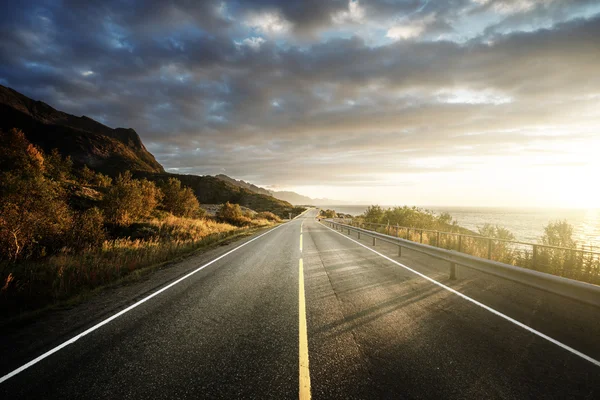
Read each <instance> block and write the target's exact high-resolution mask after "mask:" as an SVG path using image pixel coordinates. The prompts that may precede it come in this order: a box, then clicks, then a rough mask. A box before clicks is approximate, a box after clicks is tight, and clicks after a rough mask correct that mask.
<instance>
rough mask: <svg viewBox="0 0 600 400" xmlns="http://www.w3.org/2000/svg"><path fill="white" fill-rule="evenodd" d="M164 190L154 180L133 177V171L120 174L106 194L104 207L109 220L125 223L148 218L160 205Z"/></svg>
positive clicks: (120, 223)
mask: <svg viewBox="0 0 600 400" xmlns="http://www.w3.org/2000/svg"><path fill="white" fill-rule="evenodd" d="M161 199H162V192H161V191H160V189H158V188H157V187H156V185H155V184H154V183H153V182H150V181H148V180H146V179H142V180H138V179H132V178H131V172H129V171H126V172H125V173H124V174H120V175H119V176H118V177H117V179H116V181H115V184H114V185H113V186H111V187H110V188H109V189H108V192H107V193H106V195H105V196H104V200H103V207H104V212H105V215H106V218H107V220H108V221H110V222H112V223H115V224H119V225H125V224H128V223H130V222H132V221H135V220H138V219H141V218H147V217H149V216H150V214H151V213H152V212H153V211H154V209H155V208H156V207H157V206H158V204H159V203H160V201H161Z"/></svg>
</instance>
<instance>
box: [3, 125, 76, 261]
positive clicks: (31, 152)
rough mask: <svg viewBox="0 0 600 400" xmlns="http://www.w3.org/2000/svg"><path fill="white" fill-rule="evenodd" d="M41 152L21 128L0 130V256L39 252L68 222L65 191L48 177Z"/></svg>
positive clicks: (56, 242)
mask: <svg viewBox="0 0 600 400" xmlns="http://www.w3.org/2000/svg"><path fill="white" fill-rule="evenodd" d="M45 172H46V163H45V157H44V153H43V152H42V151H41V150H40V149H39V148H37V147H36V146H34V145H32V144H31V143H29V141H28V140H27V139H26V138H25V135H24V134H23V132H21V131H19V130H16V129H13V130H11V131H10V132H8V133H5V132H2V131H0V259H8V260H13V261H16V260H18V259H21V258H26V257H31V256H43V255H45V254H46V253H47V252H48V251H53V250H56V249H59V248H60V247H62V246H64V244H65V242H66V236H67V232H69V230H70V228H71V226H72V215H71V211H70V209H69V207H68V205H67V202H66V193H65V191H64V190H63V188H62V187H61V186H60V184H59V183H58V182H55V181H53V180H50V179H48V177H47V175H46V174H45Z"/></svg>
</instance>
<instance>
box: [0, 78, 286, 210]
mask: <svg viewBox="0 0 600 400" xmlns="http://www.w3.org/2000/svg"><path fill="white" fill-rule="evenodd" d="M0 115H1V117H0V129H3V130H10V129H12V128H18V129H21V130H22V131H23V132H24V133H25V136H26V137H27V139H28V140H29V141H30V142H32V143H34V144H36V145H38V146H40V147H41V148H42V149H43V150H44V151H46V152H50V151H51V150H52V149H57V150H58V151H59V152H60V153H61V154H62V155H63V156H70V157H71V158H72V160H73V163H74V166H75V168H82V167H83V165H87V166H88V167H89V168H91V169H93V170H95V171H98V172H102V173H104V174H107V175H109V176H113V177H114V176H117V175H118V174H120V173H122V172H125V171H127V170H129V171H131V172H132V173H133V174H134V176H136V177H145V178H148V179H150V180H154V181H157V180H164V179H167V178H169V177H175V178H177V179H179V180H181V182H182V183H183V184H184V185H186V186H189V187H191V188H192V189H193V190H194V192H195V194H196V196H197V197H198V200H199V201H200V202H201V203H204V204H220V203H224V202H226V201H229V202H232V203H237V204H240V205H242V206H245V207H248V208H251V209H253V210H256V211H272V212H275V213H277V214H279V215H287V214H288V213H289V212H292V209H293V206H292V204H290V203H289V202H287V201H283V200H280V199H278V198H276V197H273V196H272V195H271V193H270V192H269V191H267V190H265V189H262V188H259V187H257V186H255V185H252V184H249V183H246V182H243V183H242V181H235V180H234V179H231V178H228V177H226V176H225V175H223V176H221V177H214V176H197V175H179V174H170V173H167V172H165V170H164V168H163V166H162V165H160V163H158V162H157V161H156V159H155V158H154V156H153V155H152V154H151V153H150V152H149V151H148V150H147V149H146V147H145V146H144V144H143V143H142V141H141V139H140V137H139V135H138V134H137V133H136V131H134V130H133V129H125V128H116V129H112V128H109V127H107V126H106V125H103V124H101V123H99V122H97V121H94V120H93V119H91V118H88V117H85V116H82V117H77V116H74V115H71V114H67V113H64V112H62V111H58V110H55V109H54V108H52V107H51V106H49V105H48V104H46V103H44V102H41V101H35V100H32V99H30V98H28V97H26V96H24V95H23V94H21V93H19V92H17V91H15V90H13V89H11V88H8V87H5V86H2V85H0ZM227 178H228V179H229V180H228V179H227Z"/></svg>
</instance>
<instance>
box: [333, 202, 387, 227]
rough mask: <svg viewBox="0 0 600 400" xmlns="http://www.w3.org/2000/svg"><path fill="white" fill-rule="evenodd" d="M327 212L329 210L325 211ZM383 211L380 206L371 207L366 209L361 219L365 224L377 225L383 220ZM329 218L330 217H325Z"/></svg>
mask: <svg viewBox="0 0 600 400" xmlns="http://www.w3.org/2000/svg"><path fill="white" fill-rule="evenodd" d="M327 211H329V210H327ZM384 214H385V211H384V210H383V209H382V208H381V206H377V205H373V206H369V207H367V209H366V210H365V212H364V213H363V217H364V219H365V221H366V222H372V223H374V224H379V223H381V221H382V220H383V215H384ZM327 218H331V217H327Z"/></svg>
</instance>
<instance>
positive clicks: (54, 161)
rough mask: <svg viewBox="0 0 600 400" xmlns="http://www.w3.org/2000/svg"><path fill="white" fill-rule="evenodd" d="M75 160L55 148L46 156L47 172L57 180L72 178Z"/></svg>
mask: <svg viewBox="0 0 600 400" xmlns="http://www.w3.org/2000/svg"><path fill="white" fill-rule="evenodd" d="M72 169H73V161H71V157H70V156H67V157H65V158H63V157H62V156H61V155H60V153H59V152H58V150H57V149H53V150H52V151H51V152H50V154H48V155H47V156H46V173H47V174H48V176H49V177H50V178H51V179H53V180H55V181H64V180H67V179H70V178H71V172H72Z"/></svg>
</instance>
